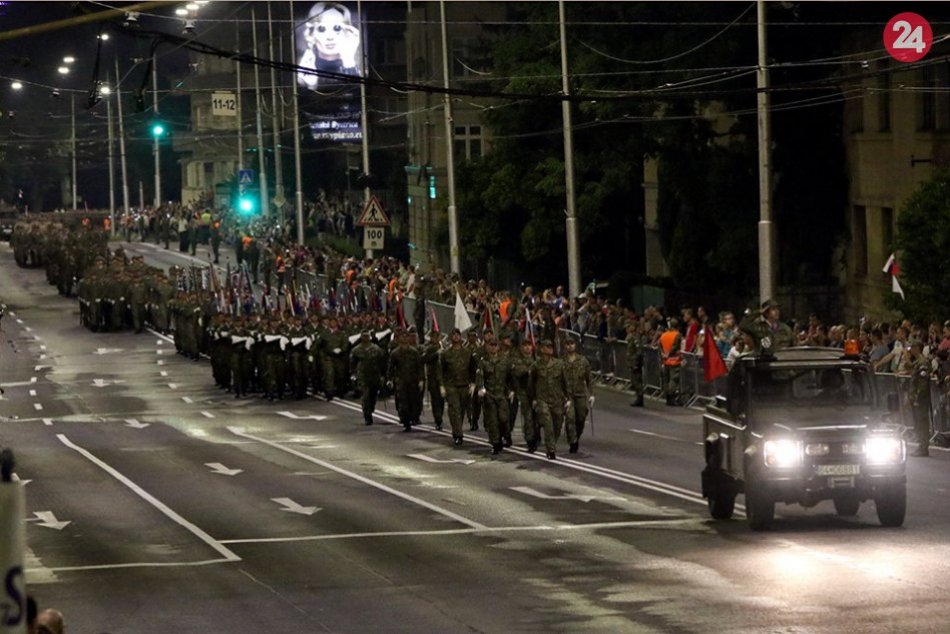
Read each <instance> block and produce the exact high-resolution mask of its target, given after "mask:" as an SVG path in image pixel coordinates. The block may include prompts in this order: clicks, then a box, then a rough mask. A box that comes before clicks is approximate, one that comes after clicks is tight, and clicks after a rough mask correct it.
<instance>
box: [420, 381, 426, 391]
mask: <svg viewBox="0 0 950 634" xmlns="http://www.w3.org/2000/svg"><path fill="white" fill-rule="evenodd" d="M425 385H426V382H425V381H419V389H420V390H421V389H422V388H424V387H425Z"/></svg>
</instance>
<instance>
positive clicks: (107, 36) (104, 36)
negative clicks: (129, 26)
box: [97, 33, 109, 42]
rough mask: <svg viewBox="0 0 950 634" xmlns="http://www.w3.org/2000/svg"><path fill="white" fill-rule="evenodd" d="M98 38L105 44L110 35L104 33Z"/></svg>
mask: <svg viewBox="0 0 950 634" xmlns="http://www.w3.org/2000/svg"><path fill="white" fill-rule="evenodd" d="M97 37H98V38H99V39H100V40H102V41H103V42H105V41H106V40H108V39H109V34H108V33H103V34H102V35H99V36H97Z"/></svg>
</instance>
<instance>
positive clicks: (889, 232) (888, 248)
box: [881, 207, 894, 256]
mask: <svg viewBox="0 0 950 634" xmlns="http://www.w3.org/2000/svg"><path fill="white" fill-rule="evenodd" d="M881 246H882V249H881V253H883V254H884V255H885V256H888V255H890V254H891V253H893V252H894V209H893V208H891V207H881Z"/></svg>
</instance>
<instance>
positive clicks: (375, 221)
mask: <svg viewBox="0 0 950 634" xmlns="http://www.w3.org/2000/svg"><path fill="white" fill-rule="evenodd" d="M356 224H358V225H359V226H361V227H388V226H389V216H387V215H386V211H385V210H384V209H383V206H382V204H381V203H380V202H379V199H378V198H376V196H373V197H372V198H370V199H369V202H368V203H366V207H365V208H363V213H362V214H360V219H359V220H357V221H356Z"/></svg>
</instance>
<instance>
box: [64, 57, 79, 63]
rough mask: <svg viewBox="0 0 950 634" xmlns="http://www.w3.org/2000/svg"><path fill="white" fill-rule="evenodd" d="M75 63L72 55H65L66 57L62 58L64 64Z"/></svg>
mask: <svg viewBox="0 0 950 634" xmlns="http://www.w3.org/2000/svg"><path fill="white" fill-rule="evenodd" d="M75 61H76V58H75V57H73V56H72V55H67V56H66V57H64V58H63V63H64V64H72V63H73V62H75Z"/></svg>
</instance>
